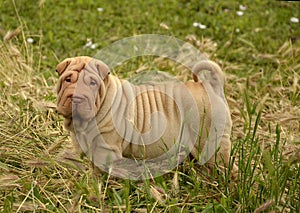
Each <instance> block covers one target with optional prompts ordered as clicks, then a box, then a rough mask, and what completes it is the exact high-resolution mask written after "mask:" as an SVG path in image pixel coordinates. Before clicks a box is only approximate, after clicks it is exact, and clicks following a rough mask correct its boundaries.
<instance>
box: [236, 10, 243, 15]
mask: <svg viewBox="0 0 300 213" xmlns="http://www.w3.org/2000/svg"><path fill="white" fill-rule="evenodd" d="M236 14H237V15H238V16H242V15H244V12H243V11H237V12H236Z"/></svg>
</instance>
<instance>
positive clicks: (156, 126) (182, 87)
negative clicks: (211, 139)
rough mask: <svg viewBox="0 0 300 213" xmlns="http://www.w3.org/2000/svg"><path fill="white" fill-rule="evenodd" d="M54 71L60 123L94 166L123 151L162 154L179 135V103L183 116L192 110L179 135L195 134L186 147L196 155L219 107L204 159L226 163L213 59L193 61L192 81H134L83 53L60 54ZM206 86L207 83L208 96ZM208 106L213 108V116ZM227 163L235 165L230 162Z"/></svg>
mask: <svg viewBox="0 0 300 213" xmlns="http://www.w3.org/2000/svg"><path fill="white" fill-rule="evenodd" d="M201 63H202V64H201ZM202 70H207V71H209V72H212V74H211V79H210V80H208V81H206V82H203V83H200V82H199V79H198V78H199V73H200V72H201V71H202ZM57 72H58V74H59V83H58V86H57V93H58V102H57V110H58V111H59V112H60V113H61V114H62V115H63V116H64V117H65V127H66V128H67V129H68V130H70V132H71V138H72V141H73V142H74V144H77V145H76V146H78V143H79V142H80V146H78V147H80V148H81V149H82V151H83V152H84V153H85V154H87V155H88V156H90V159H91V160H92V161H93V163H94V164H95V165H96V166H98V167H100V168H103V167H104V166H105V165H108V166H113V164H114V162H116V161H118V160H120V159H123V158H124V157H126V158H134V159H155V158H157V157H159V156H161V155H163V154H164V153H165V152H167V151H168V150H169V149H171V148H172V147H173V145H174V142H176V140H177V139H178V135H180V131H181V126H182V123H183V120H182V118H181V117H180V116H181V114H180V113H182V109H184V113H185V116H186V117H189V116H192V117H191V118H192V119H190V120H191V121H189V122H190V123H189V124H190V127H187V131H186V132H185V133H184V137H185V138H187V139H190V140H191V141H193V140H194V139H195V137H196V138H197V142H196V143H191V144H192V147H189V149H190V151H191V154H192V155H193V156H194V157H195V158H196V159H199V158H200V157H199V154H200V153H201V152H202V151H203V147H204V144H205V141H206V140H207V133H208V132H209V129H210V128H211V125H212V119H218V117H216V116H224V115H223V114H222V113H223V112H224V109H225V112H226V120H225V128H224V133H223V134H222V137H221V141H220V149H219V152H218V153H217V155H216V158H215V157H214V156H212V157H210V159H207V160H208V161H209V164H210V165H213V164H214V163H215V159H216V160H217V161H219V162H218V163H220V162H224V163H225V167H227V166H228V162H229V157H230V150H231V142H230V133H231V126H232V123H231V119H230V114H229V108H228V105H227V102H226V100H225V97H224V92H223V85H224V76H223V74H222V71H221V69H220V68H219V66H218V65H217V64H215V63H213V62H211V61H206V62H205V63H204V62H199V63H198V64H196V65H195V67H194V76H193V78H194V82H192V81H189V82H186V83H185V84H183V83H181V84H180V83H175V82H171V83H166V84H159V85H141V86H135V85H132V84H130V83H128V82H127V81H125V80H122V79H118V78H117V77H115V76H113V75H110V71H109V68H108V67H107V66H106V65H105V64H104V63H103V62H101V61H99V60H96V59H92V58H89V57H86V56H82V57H75V58H69V59H66V60H64V61H63V62H61V63H60V64H58V66H57ZM94 84H96V85H94ZM207 88H211V92H210V96H209V97H208V93H207ZM162 91H166V92H162ZM190 106H196V108H195V109H192V110H196V111H192V110H191V109H190V108H189V107H190ZM211 109H213V110H214V112H215V114H214V116H215V117H214V118H212V117H211V113H212V112H211ZM189 110H191V111H190V112H192V113H193V114H192V115H189ZM155 113H156V115H157V116H161V115H163V117H164V119H165V122H162V120H157V119H156V118H157V117H155V116H154V114H155ZM193 116H194V118H197V120H196V121H195V119H194V120H193ZM193 122H194V123H193ZM165 124H167V125H165ZM194 127H195V128H194ZM200 128H201V129H200ZM162 130H164V131H163V132H160V131H162ZM200 130H202V131H201V132H202V134H201V135H199V132H200ZM158 136H159V137H158ZM198 139H199V140H198ZM149 141H150V142H151V143H148V142H149ZM186 145H187V146H189V144H186ZM233 169H234V170H236V169H237V168H236V166H235V165H234V168H233Z"/></svg>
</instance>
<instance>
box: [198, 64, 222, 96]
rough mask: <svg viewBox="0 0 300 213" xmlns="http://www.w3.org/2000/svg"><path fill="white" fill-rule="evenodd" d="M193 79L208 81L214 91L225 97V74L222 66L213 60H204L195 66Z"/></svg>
mask: <svg viewBox="0 0 300 213" xmlns="http://www.w3.org/2000/svg"><path fill="white" fill-rule="evenodd" d="M193 79H194V81H195V82H198V81H199V80H202V81H203V82H208V83H209V84H210V85H211V87H212V88H213V89H214V91H215V92H216V93H217V94H218V95H219V96H221V97H223V98H225V97H224V83H225V76H224V73H223V71H222V70H221V68H220V66H219V65H218V64H216V63H215V62H213V61H210V60H203V61H200V62H198V63H197V64H195V66H194V67H193Z"/></svg>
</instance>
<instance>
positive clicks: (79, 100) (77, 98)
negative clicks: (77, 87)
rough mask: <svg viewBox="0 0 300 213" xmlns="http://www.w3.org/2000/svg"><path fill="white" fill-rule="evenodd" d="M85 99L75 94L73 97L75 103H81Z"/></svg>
mask: <svg viewBox="0 0 300 213" xmlns="http://www.w3.org/2000/svg"><path fill="white" fill-rule="evenodd" d="M83 101H84V98H83V97H80V96H73V97H72V102H73V103H74V104H80V103H82V102H83Z"/></svg>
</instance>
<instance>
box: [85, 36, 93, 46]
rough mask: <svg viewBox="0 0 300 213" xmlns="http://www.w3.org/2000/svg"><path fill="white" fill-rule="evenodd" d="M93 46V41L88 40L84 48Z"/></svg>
mask: <svg viewBox="0 0 300 213" xmlns="http://www.w3.org/2000/svg"><path fill="white" fill-rule="evenodd" d="M92 45H93V42H92V39H90V38H88V39H87V43H86V44H85V45H84V48H87V47H91V46H92Z"/></svg>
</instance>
